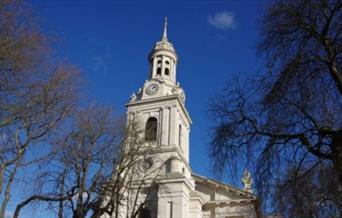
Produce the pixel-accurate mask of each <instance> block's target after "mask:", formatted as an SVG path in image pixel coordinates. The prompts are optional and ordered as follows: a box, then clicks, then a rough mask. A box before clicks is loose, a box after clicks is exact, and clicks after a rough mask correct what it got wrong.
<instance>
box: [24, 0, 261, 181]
mask: <svg viewBox="0 0 342 218" xmlns="http://www.w3.org/2000/svg"><path fill="white" fill-rule="evenodd" d="M30 2H31V3H32V5H33V7H34V10H35V13H36V14H37V15H38V17H39V18H40V20H41V23H42V26H43V28H44V31H47V32H48V33H50V34H53V35H55V36H57V37H58V43H56V44H55V46H54V48H55V50H56V53H57V54H58V57H59V59H60V60H67V61H68V62H71V63H73V64H75V65H77V66H78V67H79V68H80V69H81V71H82V74H83V76H84V77H85V79H86V81H87V83H86V86H85V92H86V94H87V95H88V96H90V98H92V99H96V101H98V102H100V103H103V104H110V105H113V106H114V107H115V108H116V109H117V111H118V112H119V113H124V112H125V107H124V104H125V103H126V102H127V101H128V100H129V96H130V95H131V93H132V92H134V91H136V90H138V89H139V88H140V87H142V85H143V83H144V81H145V80H146V79H147V75H148V62H147V55H148V53H149V52H150V51H151V49H152V47H153V46H154V44H155V42H156V41H159V39H160V38H161V35H162V29H163V21H164V17H165V16H167V17H168V38H169V40H170V41H171V42H172V43H173V44H174V46H175V48H176V51H177V53H178V56H179V63H178V69H177V80H178V81H179V82H180V84H181V86H182V87H183V88H184V90H185V93H186V97H187V101H186V106H187V109H188V111H189V113H190V116H191V117H192V120H193V126H192V128H191V132H190V134H191V135H190V152H191V153H190V164H191V166H192V169H193V171H194V172H196V173H199V174H201V175H204V176H207V177H213V175H212V172H211V170H212V169H211V165H210V164H211V163H210V159H209V158H208V156H207V153H208V152H207V149H208V143H209V132H210V121H209V120H208V118H207V117H206V110H207V108H208V103H209V102H210V99H211V98H212V97H213V96H214V95H215V93H218V92H219V91H220V90H222V89H223V88H224V86H225V84H226V83H227V82H229V81H231V80H232V79H233V78H235V75H240V76H242V77H248V76H251V75H253V74H255V73H256V72H259V71H260V70H261V69H262V68H261V64H260V63H261V62H260V60H259V59H258V57H257V55H256V52H255V45H256V43H257V41H258V29H257V27H258V26H257V22H258V21H259V19H260V15H261V13H262V10H263V8H264V7H265V5H266V3H267V1H266V0H258V1H257V0H255V1H253V0H225V1H224V0H222V1H202V0H198V1H195V0H192V1H109V0H108V1H105V0H97V1H95V0H84V1H81V0H60V1H57V0H55V1H53V0H47V1H46V0H44V1H43V0H32V1H30ZM241 173H242V172H241ZM228 174H229V172H228ZM226 181H228V182H233V183H235V184H238V185H240V182H239V181H238V180H226Z"/></svg>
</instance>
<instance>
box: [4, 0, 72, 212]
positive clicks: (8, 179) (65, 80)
mask: <svg viewBox="0 0 342 218" xmlns="http://www.w3.org/2000/svg"><path fill="white" fill-rule="evenodd" d="M36 24H37V23H36V20H35V19H34V18H33V17H32V16H31V13H30V8H29V7H28V6H27V5H25V4H24V3H22V2H21V1H17V0H13V1H10V0H3V1H0V196H1V202H0V203H1V209H0V217H4V214H5V210H6V206H7V204H8V202H9V200H10V198H11V188H12V185H13V183H14V181H15V176H16V174H17V171H18V170H19V168H20V167H23V166H26V165H29V164H31V163H33V162H35V161H37V160H39V159H40V158H42V157H41V156H39V155H37V156H36V157H35V158H36V159H35V160H34V159H28V158H27V156H26V153H27V152H28V150H30V151H31V152H33V150H34V149H38V148H37V147H39V146H43V144H44V143H45V145H46V142H47V139H48V137H50V136H51V135H52V134H53V132H54V130H55V129H57V128H58V126H59V125H60V124H61V123H62V121H63V120H64V118H66V117H67V116H69V115H70V114H71V112H72V110H73V106H74V105H75V102H76V100H77V88H76V87H77V85H76V84H77V81H78V70H77V69H76V68H75V67H73V66H71V65H67V64H61V65H58V66H56V67H53V68H51V66H49V64H48V63H49V62H48V58H47V59H45V57H46V56H48V53H47V51H48V41H49V40H48V39H47V37H46V36H45V35H44V34H43V33H42V32H41V31H40V30H39V28H38V26H37V25H36Z"/></svg>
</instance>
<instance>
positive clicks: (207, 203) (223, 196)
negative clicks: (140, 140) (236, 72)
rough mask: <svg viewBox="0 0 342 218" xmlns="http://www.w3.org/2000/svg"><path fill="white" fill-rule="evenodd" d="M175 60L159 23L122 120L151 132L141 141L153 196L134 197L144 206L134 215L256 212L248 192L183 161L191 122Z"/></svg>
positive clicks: (235, 216)
mask: <svg viewBox="0 0 342 218" xmlns="http://www.w3.org/2000/svg"><path fill="white" fill-rule="evenodd" d="M177 61H178V56H177V54H176V51H175V49H174V47H173V45H172V44H171V43H170V42H169V41H168V39H167V34H166V24H165V27H164V34H163V37H162V40H161V41H160V42H157V43H156V45H155V47H154V48H153V49H152V52H151V53H150V55H149V63H150V73H149V78H148V80H146V81H145V83H144V85H143V87H142V88H141V89H139V90H138V92H136V93H133V94H132V96H131V101H130V102H129V103H127V104H126V106H127V116H128V119H127V120H128V123H129V122H133V121H134V122H138V123H141V124H143V125H142V128H146V130H145V134H151V135H150V136H148V137H149V138H148V142H146V143H149V144H152V145H153V146H152V147H153V149H151V152H150V153H149V155H150V157H151V159H152V160H153V165H154V167H160V170H159V171H158V175H156V177H155V178H156V179H155V180H154V181H153V185H154V186H155V188H154V189H153V191H152V192H150V193H149V195H151V196H153V197H151V196H147V195H146V194H143V193H142V194H141V195H140V197H139V202H144V205H146V210H148V211H149V214H148V215H140V217H141V218H148V217H151V218H202V217H203V218H214V217H215V218H221V217H222V218H228V217H230V218H242V217H251V218H252V217H258V213H257V199H256V197H255V196H254V195H253V194H251V193H250V192H248V191H246V190H240V189H237V188H235V187H232V186H229V185H226V184H223V183H220V182H217V181H214V180H210V179H207V178H205V177H202V176H199V175H196V174H194V173H193V172H192V170H191V168H190V165H189V152H190V151H189V133H190V126H191V123H192V121H191V119H190V116H189V114H188V112H187V110H186V107H185V95H184V91H183V89H182V88H181V87H180V85H179V83H178V82H177V80H176V67H177ZM146 125H151V127H150V126H146ZM154 125H155V126H154ZM154 134H155V135H154ZM142 137H147V136H142ZM141 146H143V145H141ZM151 185H152V182H151Z"/></svg>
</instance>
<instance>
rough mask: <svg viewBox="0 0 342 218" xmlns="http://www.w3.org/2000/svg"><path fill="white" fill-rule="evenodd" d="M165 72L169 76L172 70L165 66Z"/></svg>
mask: <svg viewBox="0 0 342 218" xmlns="http://www.w3.org/2000/svg"><path fill="white" fill-rule="evenodd" d="M164 73H165V76H168V75H170V70H169V68H165V71H164Z"/></svg>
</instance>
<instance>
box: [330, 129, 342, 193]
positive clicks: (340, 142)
mask: <svg viewBox="0 0 342 218" xmlns="http://www.w3.org/2000/svg"><path fill="white" fill-rule="evenodd" d="M332 156H333V164H334V169H335V170H336V172H337V176H338V181H339V183H340V187H341V188H342V130H340V131H338V132H337V133H336V134H334V135H333V137H332Z"/></svg>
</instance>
